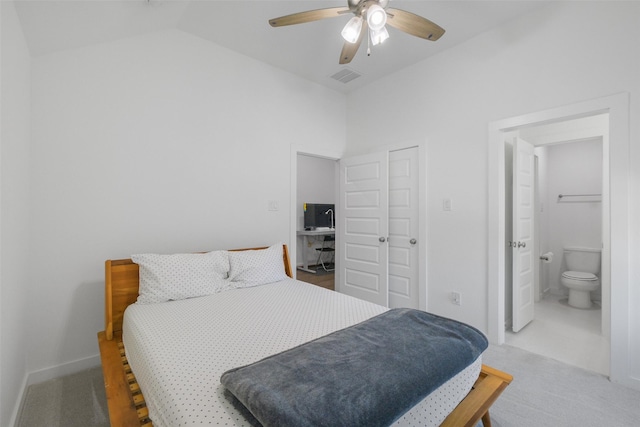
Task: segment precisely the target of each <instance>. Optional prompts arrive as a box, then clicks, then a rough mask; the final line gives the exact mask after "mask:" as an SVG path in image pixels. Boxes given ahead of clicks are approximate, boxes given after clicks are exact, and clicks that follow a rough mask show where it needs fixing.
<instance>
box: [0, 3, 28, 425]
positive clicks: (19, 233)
mask: <svg viewBox="0 0 640 427" xmlns="http://www.w3.org/2000/svg"><path fill="white" fill-rule="evenodd" d="M0 19H1V25H0V28H1V33H0V41H1V47H0V52H1V53H0V68H1V71H0V105H1V107H0V108H1V113H0V117H1V119H0V129H1V133H0V425H2V426H12V425H13V424H14V423H15V420H16V418H17V414H18V412H19V409H20V403H21V399H22V395H23V394H24V391H25V388H26V378H27V364H26V359H27V339H28V334H27V329H26V323H27V322H26V317H27V315H28V314H27V313H28V310H27V290H28V287H29V281H28V271H29V270H28V268H27V266H28V256H29V252H28V242H29V238H28V234H29V223H28V218H29V215H28V213H29V212H28V204H29V148H30V125H31V123H30V120H31V115H30V109H31V102H30V97H31V82H30V76H31V57H30V54H29V48H28V45H27V42H26V40H25V37H24V35H23V32H22V28H21V26H20V22H19V19H18V15H17V13H16V10H15V5H14V3H13V2H12V1H2V2H0Z"/></svg>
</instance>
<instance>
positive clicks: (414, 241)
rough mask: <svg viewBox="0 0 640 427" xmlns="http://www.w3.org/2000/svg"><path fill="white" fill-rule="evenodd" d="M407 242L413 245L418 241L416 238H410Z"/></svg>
mask: <svg viewBox="0 0 640 427" xmlns="http://www.w3.org/2000/svg"><path fill="white" fill-rule="evenodd" d="M409 243H411V244H412V245H415V244H416V243H418V241H417V240H416V239H411V240H409Z"/></svg>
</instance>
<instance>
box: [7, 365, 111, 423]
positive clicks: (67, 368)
mask: <svg viewBox="0 0 640 427" xmlns="http://www.w3.org/2000/svg"><path fill="white" fill-rule="evenodd" d="M96 366H100V355H99V354H97V355H95V356H89V357H85V358H83V359H78V360H74V361H72V362H67V363H63V364H62V365H57V366H52V367H50V368H45V369H40V370H38V371H33V372H29V373H28V374H27V375H25V377H24V380H23V381H22V385H21V386H20V394H19V396H20V399H19V400H18V402H17V404H16V407H15V408H14V410H13V414H11V422H10V424H9V425H11V426H15V425H16V423H17V422H18V419H19V416H20V414H21V413H22V407H23V406H24V399H25V396H26V393H27V388H28V387H29V386H30V385H32V384H39V383H42V382H45V381H49V380H52V379H55V378H60V377H64V376H65V375H71V374H75V373H77V372H80V371H84V370H86V369H90V368H94V367H96Z"/></svg>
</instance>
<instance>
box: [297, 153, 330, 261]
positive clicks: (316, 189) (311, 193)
mask: <svg viewBox="0 0 640 427" xmlns="http://www.w3.org/2000/svg"><path fill="white" fill-rule="evenodd" d="M335 168H336V161H335V160H330V159H324V158H322V157H314V156H306V155H303V154H299V155H298V186H297V194H298V196H297V204H296V211H297V214H296V224H297V229H298V230H302V229H303V228H304V211H303V209H302V208H303V204H304V203H327V204H335V202H336V201H335V199H336V194H335V193H336V191H335V189H336V183H335ZM298 243H299V244H298V247H297V251H298V256H297V264H298V265H302V251H303V250H306V251H307V259H308V260H309V261H315V260H316V258H317V256H318V254H317V252H316V250H315V248H317V247H320V246H321V245H322V242H321V241H320V240H319V239H316V240H314V238H313V237H310V238H309V243H311V244H312V246H311V247H307V248H304V247H303V245H302V243H301V241H300V242H298Z"/></svg>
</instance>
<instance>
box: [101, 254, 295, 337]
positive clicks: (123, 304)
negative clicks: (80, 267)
mask: <svg viewBox="0 0 640 427" xmlns="http://www.w3.org/2000/svg"><path fill="white" fill-rule="evenodd" d="M255 249H266V247H260V248H246V249H231V250H232V251H248V250H255ZM282 249H283V250H282V260H283V262H284V271H285V273H287V276H289V277H293V272H292V271H291V263H290V262H289V249H288V248H287V245H282ZM104 273H105V278H104V283H105V286H104V292H105V295H104V309H105V335H106V338H107V339H108V340H111V339H113V334H114V333H116V332H122V318H123V316H124V310H125V309H126V308H127V307H128V306H129V305H130V304H133V303H135V302H136V299H138V284H139V280H140V275H139V271H138V264H136V263H134V262H133V261H131V259H118V260H107V261H105V268H104Z"/></svg>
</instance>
